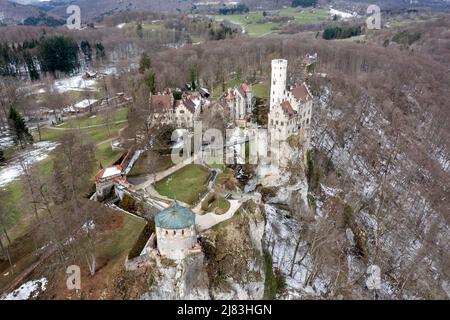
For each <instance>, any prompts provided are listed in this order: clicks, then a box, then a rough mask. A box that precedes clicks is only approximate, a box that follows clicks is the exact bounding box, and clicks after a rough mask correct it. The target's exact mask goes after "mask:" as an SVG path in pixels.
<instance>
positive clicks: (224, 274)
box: [141, 201, 265, 300]
mask: <svg viewBox="0 0 450 320" xmlns="http://www.w3.org/2000/svg"><path fill="white" fill-rule="evenodd" d="M263 236H264V217H263V215H262V212H261V208H260V207H259V206H258V205H256V204H255V203H254V202H252V201H249V202H247V203H246V204H244V206H243V208H242V209H241V210H239V212H237V213H236V214H235V216H234V217H233V218H231V219H230V220H227V221H225V222H223V223H220V224H218V225H216V226H215V227H213V228H212V229H210V230H208V231H207V232H206V233H205V234H204V235H203V249H204V253H203V252H201V253H197V254H191V255H188V256H187V257H186V258H185V259H183V260H178V261H174V260H169V259H165V258H155V259H154V260H153V261H152V266H150V267H149V268H151V272H152V284H151V286H150V289H149V290H148V292H146V293H144V294H143V295H142V296H141V299H144V300H156V299H160V300H169V299H186V300H208V299H231V300H234V299H252V300H253V299H262V298H263V297H264V281H265V272H264V271H265V270H264V259H263V249H262V238H263Z"/></svg>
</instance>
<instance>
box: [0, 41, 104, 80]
mask: <svg viewBox="0 0 450 320" xmlns="http://www.w3.org/2000/svg"><path fill="white" fill-rule="evenodd" d="M80 52H81V54H82V56H83V58H84V60H85V61H86V63H89V62H91V61H92V59H93V57H94V58H95V59H97V60H99V59H102V58H104V57H105V56H106V53H105V48H104V46H103V45H102V43H101V42H98V43H93V44H92V45H91V44H90V43H89V41H86V40H83V41H81V42H80V44H78V43H76V42H75V41H74V40H73V39H72V38H69V37H65V36H49V37H46V36H42V37H40V38H39V39H31V40H26V41H24V42H23V43H18V44H14V43H8V42H3V43H0V75H1V76H15V77H26V78H28V79H31V80H38V79H39V78H40V75H41V73H42V72H44V73H50V74H52V75H53V76H56V75H57V74H58V73H64V74H71V73H73V72H75V71H77V70H78V68H79V66H80V63H79V58H80Z"/></svg>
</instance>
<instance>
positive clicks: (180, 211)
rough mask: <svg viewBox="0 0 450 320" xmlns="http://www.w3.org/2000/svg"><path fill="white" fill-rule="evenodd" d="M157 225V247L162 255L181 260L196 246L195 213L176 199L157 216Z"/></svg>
mask: <svg viewBox="0 0 450 320" xmlns="http://www.w3.org/2000/svg"><path fill="white" fill-rule="evenodd" d="M155 227H156V243H157V248H158V250H159V252H160V254H161V255H162V256H165V257H166V258H169V259H173V260H180V259H183V258H184V257H186V256H187V255H188V253H189V251H190V250H192V249H194V248H195V245H196V242H197V234H196V232H195V213H194V212H192V210H191V209H189V208H185V207H183V206H180V205H178V203H177V202H176V201H175V203H174V205H173V206H172V207H170V208H167V209H164V210H163V211H161V212H159V213H158V214H157V215H156V216H155Z"/></svg>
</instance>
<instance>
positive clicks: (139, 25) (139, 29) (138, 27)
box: [136, 22, 144, 39]
mask: <svg viewBox="0 0 450 320" xmlns="http://www.w3.org/2000/svg"><path fill="white" fill-rule="evenodd" d="M136 34H137V36H138V37H139V39H142V38H143V37H144V30H143V28H142V23H140V22H138V23H136Z"/></svg>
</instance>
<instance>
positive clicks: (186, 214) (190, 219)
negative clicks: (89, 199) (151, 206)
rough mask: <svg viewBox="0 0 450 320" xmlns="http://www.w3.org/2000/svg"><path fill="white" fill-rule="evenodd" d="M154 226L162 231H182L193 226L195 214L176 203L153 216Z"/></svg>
mask: <svg viewBox="0 0 450 320" xmlns="http://www.w3.org/2000/svg"><path fill="white" fill-rule="evenodd" d="M155 224H156V226H157V227H158V228H162V229H170V230H173V229H184V228H189V227H191V226H193V225H194V224H195V213H194V212H193V211H192V210H191V209H189V208H186V207H183V206H180V205H179V204H178V203H177V202H176V201H175V203H174V205H173V206H172V207H170V208H167V209H164V210H162V211H161V212H159V213H158V214H157V215H156V216H155Z"/></svg>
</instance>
